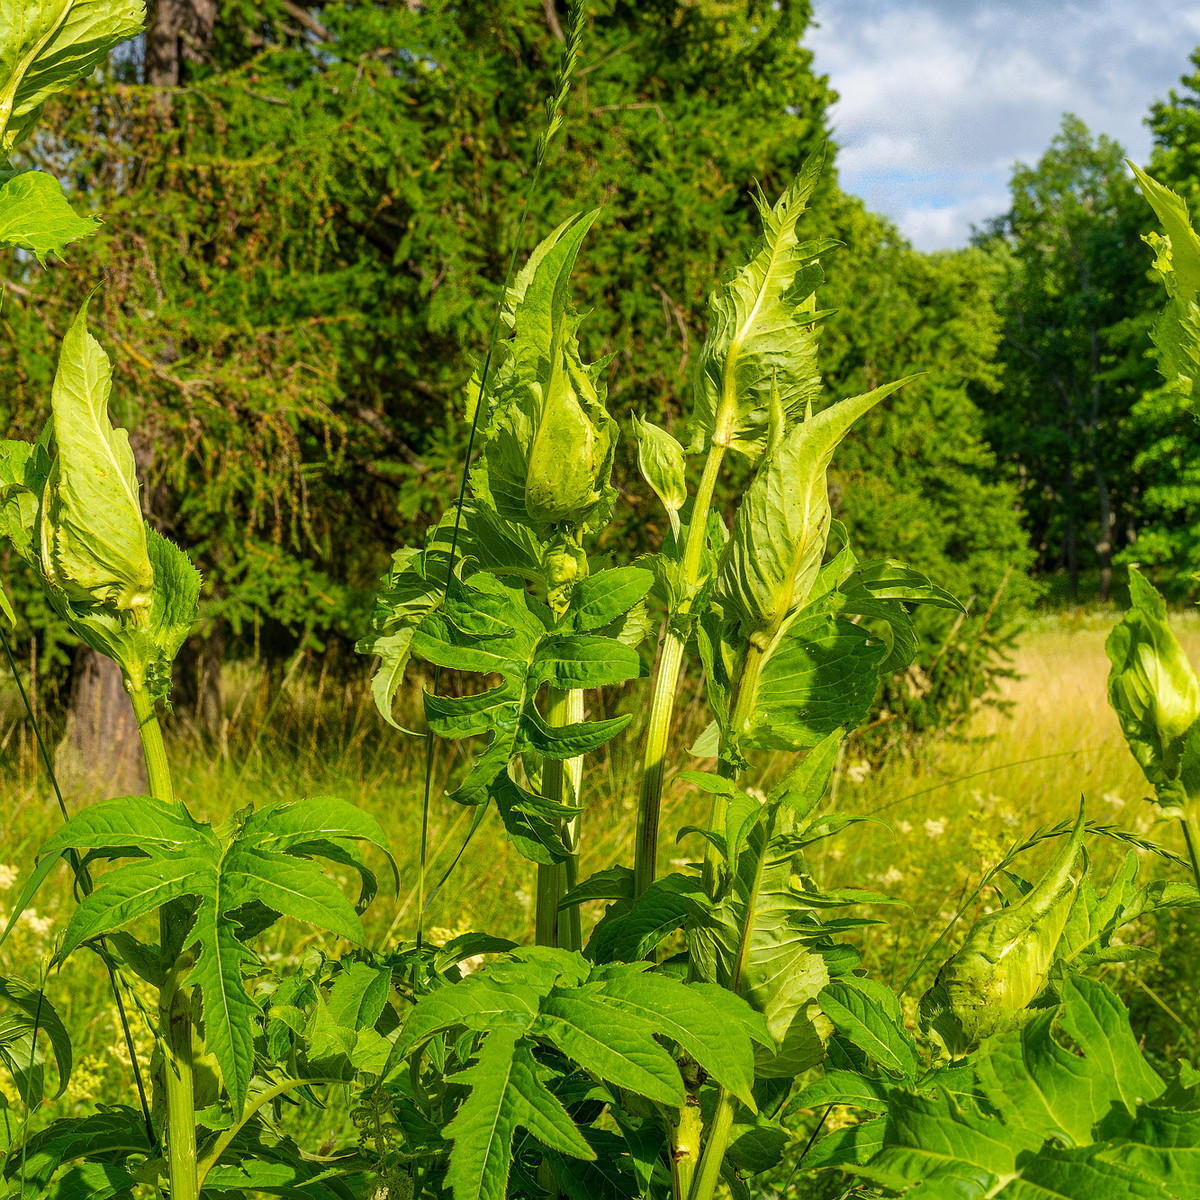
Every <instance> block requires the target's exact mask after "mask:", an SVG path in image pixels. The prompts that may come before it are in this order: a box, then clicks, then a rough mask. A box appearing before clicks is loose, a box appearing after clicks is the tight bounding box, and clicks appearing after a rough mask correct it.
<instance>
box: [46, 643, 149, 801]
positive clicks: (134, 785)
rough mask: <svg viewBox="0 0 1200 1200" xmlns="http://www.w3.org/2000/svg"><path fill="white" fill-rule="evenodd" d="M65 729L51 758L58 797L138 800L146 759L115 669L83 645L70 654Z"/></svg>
mask: <svg viewBox="0 0 1200 1200" xmlns="http://www.w3.org/2000/svg"><path fill="white" fill-rule="evenodd" d="M73 676H74V678H73V680H72V683H71V699H70V706H69V708H68V710H67V726H66V729H65V731H64V732H63V737H62V741H61V742H59V744H58V748H57V750H56V751H55V754H54V772H55V774H56V775H57V776H58V782H59V786H60V787H61V788H62V789H63V792H64V794H66V793H68V792H69V793H71V794H73V795H74V796H75V797H76V798H78V799H89V800H103V799H105V798H106V797H109V796H144V795H145V794H146V792H147V789H148V786H149V785H148V783H147V780H146V760H145V757H144V755H143V754H142V740H141V738H140V737H139V735H138V728H137V720H136V719H135V718H134V715H133V705H132V704H131V703H130V701H129V695H128V693H127V692H126V691H125V684H124V681H123V680H122V678H121V668H120V667H118V666H117V664H116V663H115V662H113V661H112V659H110V658H106V657H105V656H104V655H103V654H98V653H97V652H96V651H95V650H92V649H90V648H89V647H87V646H81V647H80V648H79V650H78V651H77V653H76V658H75V668H74V672H73Z"/></svg>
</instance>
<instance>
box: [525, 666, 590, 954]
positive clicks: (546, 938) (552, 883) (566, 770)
mask: <svg viewBox="0 0 1200 1200" xmlns="http://www.w3.org/2000/svg"><path fill="white" fill-rule="evenodd" d="M572 697H575V699H572ZM582 711H583V693H582V692H580V691H578V690H574V691H569V692H564V691H562V690H560V689H559V688H550V689H549V696H548V698H547V704H546V724H547V725H551V726H554V725H567V724H569V723H570V722H571V721H572V720H575V719H577V718H574V717H572V715H571V714H572V713H573V712H578V713H580V715H582ZM578 761H579V760H577V759H571V760H569V761H563V760H562V759H557V758H546V759H543V760H542V795H543V796H545V797H546V799H547V800H553V801H555V802H556V803H559V804H562V803H568V804H571V803H574V796H575V794H576V793H575V790H574V789H576V788H577V787H578V783H579V779H580V775H579V772H578V770H575V771H572V769H571V767H572V764H576V763H578ZM572 825H573V826H574V828H573V829H572ZM562 833H563V840H564V842H565V843H566V845H567V848H568V849H573V848H574V847H573V841H572V839H573V838H578V836H579V825H578V822H569V823H565V824H564V826H563V829H562ZM564 866H565V864H560V863H549V864H547V863H539V864H538V871H537V924H536V933H535V937H536V940H537V944H538V945H539V946H558V945H560V944H562V945H563V946H565V947H566V948H567V949H578V947H577V946H576V947H571V946H569V945H568V944H567V943H568V942H569V941H570V936H571V931H570V922H569V921H568V922H567V929H566V930H565V933H566V937H563V936H562V932H563V931H560V930H559V919H558V916H559V914H558V903H559V901H560V900H561V899H562V895H563V891H564V888H563V881H564V878H565V877H566V874H567V872H566V871H564V869H563V868H564ZM576 923H578V910H577V911H576Z"/></svg>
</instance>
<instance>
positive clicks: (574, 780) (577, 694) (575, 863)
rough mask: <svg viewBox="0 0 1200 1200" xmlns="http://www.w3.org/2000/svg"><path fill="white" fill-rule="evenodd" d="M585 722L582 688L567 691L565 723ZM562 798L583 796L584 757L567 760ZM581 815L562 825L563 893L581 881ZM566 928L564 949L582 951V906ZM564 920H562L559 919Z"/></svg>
mask: <svg viewBox="0 0 1200 1200" xmlns="http://www.w3.org/2000/svg"><path fill="white" fill-rule="evenodd" d="M582 720H583V689H582V688H572V689H571V690H570V691H569V692H567V699H566V704H565V706H564V724H567V725H574V724H577V723H578V722H580V721H582ZM562 767H563V799H564V802H565V803H568V804H575V805H578V804H579V802H580V796H581V795H582V793H583V755H577V756H576V757H575V758H568V759H567V760H566V761H565V762H564V763H563V764H562ZM581 824H582V814H579V815H578V816H574V817H571V818H570V819H569V820H568V821H566V822H565V824H564V826H563V843H564V844H565V845H566V847H567V849H568V850H570V852H571V857H570V858H568V859H567V861H566V862H565V863H563V884H564V891H570V890H571V889H572V888H573V887H575V885H576V884H577V883H578V882H579V838H580V833H581V828H580V827H581ZM564 915H565V917H566V928H565V930H562V931H560V932H563V933H565V935H566V936H565V937H564V938H563V948H564V949H566V950H582V949H583V925H582V923H581V921H580V917H579V905H578V904H572V905H571V906H570V908H568V909H567V910H566V911H565V914H564ZM560 920H561V918H560Z"/></svg>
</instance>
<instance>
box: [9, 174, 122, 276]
mask: <svg viewBox="0 0 1200 1200" xmlns="http://www.w3.org/2000/svg"><path fill="white" fill-rule="evenodd" d="M99 226H100V222H99V221H98V220H97V219H96V218H95V217H90V216H89V217H77V216H76V215H75V211H74V209H72V208H71V206H70V205H69V204H68V203H67V200H66V197H65V196H64V195H63V192H62V188H61V187H60V186H59V183H58V180H57V179H55V178H54V176H53V175H47V174H46V172H45V171H22V172H21V173H20V174H19V175H14V176H13V177H12V178H11V179H10V180H8V182H7V183H4V184H0V245H6V246H16V247H17V248H18V249H20V250H28V251H29V252H30V253H31V254H32V255H33V256H34V257H35V258H36V259H37V260H38V262H40V263H41V264H42V266H45V265H46V257H47V255H50V254H57V255H60V256H61V255H62V252H63V251H64V250H65V249H66V248H67V246H68V245H70V243H71V242H74V241H77V240H78V239H79V238H83V237H90V236H91V235H92V234H93V233H95V232H96V230H97V229H98V228H99Z"/></svg>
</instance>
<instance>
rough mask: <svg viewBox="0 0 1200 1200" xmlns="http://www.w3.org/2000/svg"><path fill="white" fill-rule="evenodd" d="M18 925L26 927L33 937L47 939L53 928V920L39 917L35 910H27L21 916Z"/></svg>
mask: <svg viewBox="0 0 1200 1200" xmlns="http://www.w3.org/2000/svg"><path fill="white" fill-rule="evenodd" d="M19 924H21V925H24V926H26V927H27V928H28V929H29V932H30V933H32V934H33V935H34V937H37V938H45V937H49V935H50V931H51V930H52V929H53V928H54V918H53V917H39V916H38V914H37V909H36V908H27V909H26V910H25V911H24V912H23V913H22V914H21V920H20V922H19Z"/></svg>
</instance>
